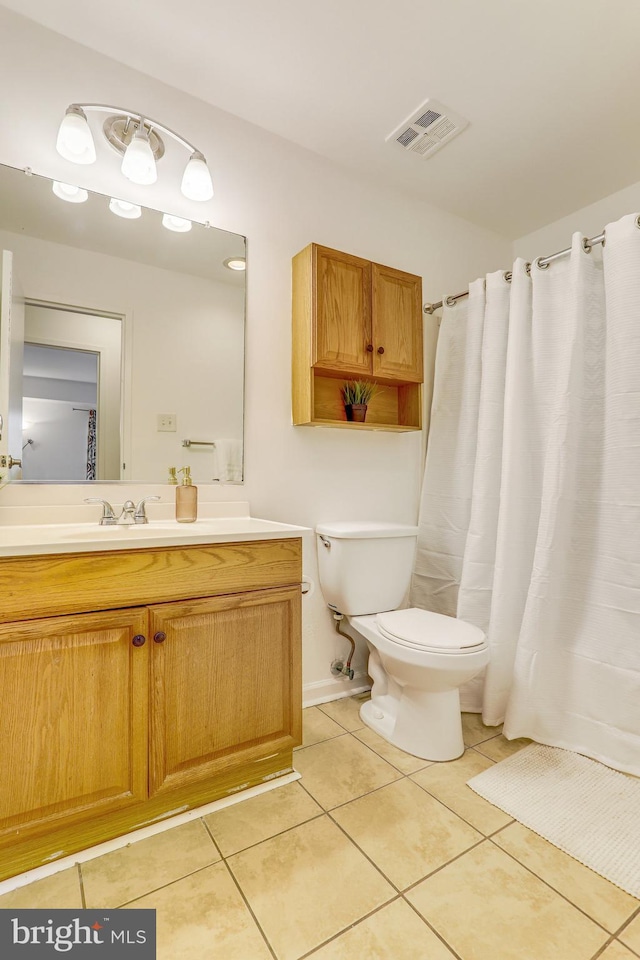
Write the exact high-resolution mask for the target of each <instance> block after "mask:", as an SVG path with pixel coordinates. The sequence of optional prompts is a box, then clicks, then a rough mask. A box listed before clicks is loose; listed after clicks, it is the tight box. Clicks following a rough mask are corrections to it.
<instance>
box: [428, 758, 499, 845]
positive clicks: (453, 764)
mask: <svg viewBox="0 0 640 960" xmlns="http://www.w3.org/2000/svg"><path fill="white" fill-rule="evenodd" d="M492 766H493V763H492V762H491V760H489V759H486V758H485V757H481V756H480V755H479V754H477V753H476V752H475V751H474V750H466V751H465V752H464V753H463V754H462V756H461V757H458V759H457V760H450V761H449V762H448V763H434V764H432V766H430V767H427V768H426V769H425V770H420V771H419V772H418V773H415V774H413V775H412V777H411V779H412V780H415V782H416V783H419V784H420V786H421V787H423V788H424V789H425V790H428V791H429V793H430V794H432V796H434V797H437V799H438V800H441V801H442V803H444V804H445V805H446V806H447V807H450V808H451V810H454V811H455V812H456V813H457V814H458V815H459V816H460V817H462V818H463V820H467V821H468V822H469V823H470V824H472V826H474V827H475V828H476V830H480V831H481V832H482V833H484V834H490V833H493V832H494V831H495V830H499V829H500V827H504V826H505V824H507V823H511V820H512V819H513V818H512V817H510V816H509V815H508V814H507V813H504V811H503V810H499V809H498V807H494V805H493V804H492V803H489V801H488V800H485V799H484V797H480V796H479V795H478V794H477V793H476V792H475V791H474V790H472V789H471V787H468V786H467V780H470V779H471V777H475V776H476V774H478V773H482V771H483V770H487V769H488V768H489V767H492Z"/></svg>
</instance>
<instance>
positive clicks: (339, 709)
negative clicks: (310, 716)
mask: <svg viewBox="0 0 640 960" xmlns="http://www.w3.org/2000/svg"><path fill="white" fill-rule="evenodd" d="M369 699H370V694H368V693H361V694H358V695H357V696H355V697H343V698H342V699H341V700H331V701H330V703H321V704H320V710H322V712H323V713H326V714H327V716H328V717H331V719H332V720H335V721H336V722H337V723H339V724H340V726H341V727H344V729H345V730H349V731H352V730H359V729H360V727H363V726H364V723H363V722H362V720H361V719H360V707H361V706H362V704H363V703H365V701H367V700H369Z"/></svg>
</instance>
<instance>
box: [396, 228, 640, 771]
mask: <svg viewBox="0 0 640 960" xmlns="http://www.w3.org/2000/svg"><path fill="white" fill-rule="evenodd" d="M638 222H639V218H637V217H636V215H632V216H628V217H623V218H622V219H621V220H619V221H618V222H616V223H613V224H610V225H609V226H608V227H607V228H606V231H605V235H606V242H605V245H604V247H594V248H593V249H589V246H588V244H587V243H586V241H585V244H584V245H583V237H582V236H581V235H580V234H577V233H576V234H575V235H574V237H573V240H572V248H571V254H570V255H567V256H566V257H563V258H561V259H558V260H555V261H553V262H552V263H550V264H549V265H548V266H547V267H546V268H544V269H543V268H541V267H539V266H537V265H536V264H535V263H534V265H533V266H532V267H531V270H530V276H529V275H528V272H527V264H526V263H525V262H524V261H523V260H517V261H516V262H515V264H514V266H513V270H512V280H511V282H510V283H509V282H507V279H506V277H505V275H504V274H503V273H493V274H489V276H487V278H486V281H483V280H478V281H475V282H474V283H472V284H471V286H470V288H469V297H468V299H465V300H462V301H459V302H458V303H456V304H455V306H451V307H448V306H445V307H444V308H443V319H442V324H441V329H440V335H439V341H438V352H437V360H436V375H435V387H434V399H433V406H432V419H431V429H430V434H429V443H428V449H427V459H426V465H425V474H424V482H423V489H422V498H421V507H420V520H419V535H418V551H417V557H416V565H415V570H414V576H413V581H412V591H411V602H412V604H413V605H415V606H419V607H424V608H425V609H428V610H434V611H436V612H439V613H444V614H448V615H450V616H457V617H459V618H461V619H464V620H468V621H470V622H472V623H475V624H476V625H477V626H479V627H481V628H482V629H483V630H484V631H485V632H486V634H487V637H488V642H489V645H490V655H491V659H490V663H489V666H488V667H487V669H486V671H485V674H484V676H482V677H479V678H477V679H476V681H472V682H471V684H468V685H467V686H466V687H465V688H463V690H462V708H463V709H466V710H471V711H475V712H480V711H481V712H482V717H483V721H484V722H485V723H486V724H488V725H495V724H499V723H501V722H502V721H504V734H505V736H507V737H508V738H514V737H530V738H531V739H533V740H536V741H538V742H540V743H546V744H550V745H552V746H557V747H564V748H566V749H570V750H575V751H576V752H578V753H582V754H585V755H586V756H589V757H592V758H594V759H597V760H601V761H603V762H604V763H606V764H608V765H610V766H612V767H614V768H616V769H619V770H624V771H627V772H630V773H633V774H635V775H637V776H640V229H639V227H638Z"/></svg>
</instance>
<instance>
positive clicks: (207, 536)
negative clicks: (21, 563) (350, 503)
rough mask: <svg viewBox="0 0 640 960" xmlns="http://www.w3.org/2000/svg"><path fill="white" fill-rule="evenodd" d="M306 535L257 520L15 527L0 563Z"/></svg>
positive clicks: (0, 533)
mask: <svg viewBox="0 0 640 960" xmlns="http://www.w3.org/2000/svg"><path fill="white" fill-rule="evenodd" d="M306 533H310V530H309V528H308V527H298V526H293V525H292V524H288V523H277V522H276V521H273V520H260V519H258V518H257V517H209V518H203V519H198V520H196V521H195V522H194V523H178V522H177V521H176V520H150V521H149V523H144V524H131V525H127V524H119V525H116V526H100V524H99V523H97V522H92V523H46V524H45V523H42V524H40V523H33V524H12V525H6V526H5V525H2V526H0V557H14V556H34V555H38V554H52V553H93V552H97V551H100V550H133V549H143V548H148V547H173V546H180V545H182V544H202V543H234V542H236V541H243V540H245V541H246V540H282V539H287V538H289V539H290V538H294V537H301V536H302V535H303V534H306Z"/></svg>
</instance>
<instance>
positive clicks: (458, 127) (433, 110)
mask: <svg viewBox="0 0 640 960" xmlns="http://www.w3.org/2000/svg"><path fill="white" fill-rule="evenodd" d="M468 125H469V121H468V120H465V118H464V117H461V116H460V115H459V114H457V113H454V112H453V110H449V108H448V107H445V105H444V104H443V103H439V102H438V101H437V100H426V101H425V102H424V103H423V104H422V106H420V107H418V109H417V110H414V112H413V113H412V114H411V116H410V117H407V119H406V120H405V121H404V123H402V124H400V126H399V127H397V128H396V129H395V130H394V131H393V133H390V134H389V136H388V137H387V138H386V140H387V143H394V144H398V146H400V147H402V149H403V150H407V151H410V152H411V153H415V154H416V155H417V156H418V157H420V159H421V160H426V159H427V158H428V157H430V156H432V154H434V153H435V152H436V150H439V149H440V147H444V145H445V143H448V142H449V140H453V138H454V137H455V136H456V134H458V133H461V132H462V131H463V130H464V128H465V127H467V126H468Z"/></svg>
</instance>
